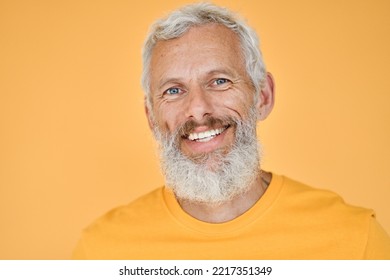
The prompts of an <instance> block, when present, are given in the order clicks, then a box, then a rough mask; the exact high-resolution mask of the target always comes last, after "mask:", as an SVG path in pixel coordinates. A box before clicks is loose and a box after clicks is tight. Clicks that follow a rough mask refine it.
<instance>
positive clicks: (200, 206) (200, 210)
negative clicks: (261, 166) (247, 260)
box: [178, 171, 272, 223]
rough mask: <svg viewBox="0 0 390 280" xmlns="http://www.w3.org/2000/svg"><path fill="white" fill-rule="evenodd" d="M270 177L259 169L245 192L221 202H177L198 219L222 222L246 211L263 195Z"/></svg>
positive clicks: (269, 174)
mask: <svg viewBox="0 0 390 280" xmlns="http://www.w3.org/2000/svg"><path fill="white" fill-rule="evenodd" d="M271 178H272V175H271V173H268V172H264V171H260V172H259V174H258V176H257V177H256V180H255V181H254V182H253V183H252V184H251V185H250V187H249V189H248V191H247V192H245V193H244V194H242V195H239V196H237V197H235V198H233V199H232V200H231V201H228V202H224V203H222V204H217V205H213V204H206V203H196V202H191V201H188V200H180V199H179V200H178V202H179V204H180V206H181V208H182V209H183V210H184V211H185V212H187V213H188V214H189V215H191V216H192V217H194V218H196V219H198V220H201V221H204V222H208V223H224V222H227V221H231V220H233V219H235V218H237V217H238V216H240V215H242V214H244V213H245V212H246V211H248V210H249V209H250V208H251V207H252V206H253V205H254V204H255V203H256V202H257V201H258V200H259V199H260V198H261V197H262V196H263V194H264V193H265V191H266V189H267V187H268V185H269V183H270V182H271Z"/></svg>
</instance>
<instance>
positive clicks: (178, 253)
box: [73, 175, 390, 259]
mask: <svg viewBox="0 0 390 280" xmlns="http://www.w3.org/2000/svg"><path fill="white" fill-rule="evenodd" d="M73 258H75V259H390V238H389V236H388V235H387V234H386V233H385V231H384V230H383V229H382V228H381V226H380V225H379V224H378V223H377V222H376V220H375V217H374V213H373V211H372V210H368V209H364V208H360V207H354V206H349V205H347V204H345V203H344V202H343V200H342V199H341V198H340V197H339V196H338V195H336V194H334V193H332V192H329V191H324V190H318V189H314V188H311V187H308V186H305V185H303V184H301V183H298V182H295V181H293V180H291V179H288V178H286V177H283V176H277V175H273V178H272V181H271V183H270V185H269V187H268V189H267V191H266V192H265V194H264V195H263V196H262V197H261V199H260V200H259V201H258V202H257V203H256V204H255V205H254V206H253V207H252V208H251V209H249V210H248V211H247V212H245V213H244V214H243V215H241V216H239V217H238V218H236V219H234V220H232V221H229V222H226V223H221V224H210V223H206V222H202V221H199V220H196V219H195V218H193V217H191V216H190V215H188V214H187V213H185V212H184V211H183V210H182V209H181V208H180V205H179V204H178V203H177V201H176V199H175V197H174V195H173V193H172V192H171V191H170V190H169V189H168V188H159V189H157V190H155V191H153V192H151V193H149V194H147V195H145V196H143V197H141V198H139V199H138V200H136V201H134V202H132V203H130V204H129V205H126V206H122V207H119V208H116V209H114V210H112V211H110V212H109V213H107V214H106V215H104V216H103V217H101V218H100V219H98V220H97V221H96V222H95V223H93V224H92V225H91V226H89V227H88V228H87V229H86V230H85V231H84V233H83V236H82V238H81V240H80V241H79V243H78V245H77V247H76V250H75V251H74V255H73Z"/></svg>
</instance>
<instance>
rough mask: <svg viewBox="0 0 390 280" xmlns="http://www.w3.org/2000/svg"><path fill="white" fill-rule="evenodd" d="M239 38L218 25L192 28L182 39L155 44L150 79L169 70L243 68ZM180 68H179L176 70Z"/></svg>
mask: <svg viewBox="0 0 390 280" xmlns="http://www.w3.org/2000/svg"><path fill="white" fill-rule="evenodd" d="M240 46H241V45H240V40H239V36H238V35H237V34H236V33H234V32H233V31H232V30H230V29H229V28H227V27H225V26H223V25H221V24H214V23H213V24H206V25H202V26H196V27H191V28H190V29H189V30H188V31H187V32H186V33H184V34H183V36H181V37H179V38H175V39H171V40H167V41H159V42H157V43H156V45H155V47H154V49H153V51H152V57H151V64H150V66H151V75H152V77H151V78H152V80H153V78H156V75H162V74H165V75H166V74H168V72H171V71H173V72H174V71H175V70H176V72H177V71H181V72H182V73H183V74H184V73H185V72H183V71H190V70H192V71H194V70H195V69H198V70H199V71H200V70H206V68H207V67H233V68H236V69H238V68H242V67H243V65H244V64H243V59H242V51H241V47H240ZM177 68H180V69H177Z"/></svg>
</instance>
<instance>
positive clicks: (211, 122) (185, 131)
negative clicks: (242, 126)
mask: <svg viewBox="0 0 390 280" xmlns="http://www.w3.org/2000/svg"><path fill="white" fill-rule="evenodd" d="M238 122H239V121H238V120H237V119H235V118H233V117H230V116H228V117H223V118H217V117H213V116H206V117H205V119H204V120H203V121H202V122H197V121H195V120H192V119H191V120H188V121H186V122H185V123H183V124H182V125H181V126H179V127H178V128H177V129H176V131H175V133H174V135H177V136H179V137H188V136H189V135H190V134H191V133H192V132H193V131H194V129H195V128H197V127H199V126H207V127H209V128H210V129H215V128H220V127H228V126H237V123H238Z"/></svg>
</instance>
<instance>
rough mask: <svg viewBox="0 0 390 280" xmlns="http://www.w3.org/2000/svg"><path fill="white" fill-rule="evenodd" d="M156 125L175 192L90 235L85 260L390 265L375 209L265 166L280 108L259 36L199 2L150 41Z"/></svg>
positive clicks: (82, 250)
mask: <svg viewBox="0 0 390 280" xmlns="http://www.w3.org/2000/svg"><path fill="white" fill-rule="evenodd" d="M143 58H144V72H143V81H142V82H143V86H144V90H145V107H146V114H147V117H148V120H149V125H150V127H151V129H152V131H153V133H154V135H155V137H156V140H157V141H158V143H159V145H160V155H161V163H162V164H161V165H162V169H163V173H164V176H165V179H166V187H164V188H159V189H157V190H155V191H153V192H151V193H149V194H147V195H146V196H144V197H141V198H139V199H138V200H136V201H134V202H133V203H131V204H129V205H127V206H123V207H119V208H117V209H114V210H112V211H111V212H109V213H108V214H106V215H105V216H103V217H102V218H100V219H99V220H97V221H96V222H95V223H94V224H93V225H92V226H90V227H89V228H87V229H86V231H85V232H84V234H83V237H82V238H81V240H80V242H79V245H78V246H77V248H76V250H75V254H74V257H75V258H87V259H383V258H385V259H389V258H390V239H389V237H388V236H387V234H386V233H385V232H384V230H383V229H382V228H381V227H380V225H379V224H378V223H377V222H376V220H375V218H374V214H373V212H372V211H370V210H366V209H363V208H358V207H352V206H348V205H346V204H345V203H344V202H343V201H342V199H341V198H340V197H338V196H337V195H335V194H333V193H331V192H328V191H323V190H316V189H313V188H310V187H308V186H305V185H302V184H300V183H298V182H295V181H293V180H291V179H288V178H286V177H282V176H278V175H275V174H271V173H269V172H265V171H263V170H261V169H260V160H259V152H260V151H259V144H258V141H257V138H256V124H257V121H260V120H264V119H266V118H267V116H268V115H269V113H270V112H271V110H272V108H273V105H274V81H273V78H272V76H271V74H270V73H267V72H266V70H265V66H264V63H263V61H262V57H261V53H260V51H259V48H258V39H257V35H256V34H255V33H254V31H253V30H252V29H251V28H249V27H248V26H247V25H246V24H244V23H243V22H242V21H241V20H239V19H237V18H236V17H235V15H233V14H232V13H231V12H230V11H228V10H225V9H223V8H220V7H217V6H214V5H211V4H194V5H189V6H186V7H184V8H182V9H180V10H177V11H174V12H172V13H171V14H170V15H168V17H166V18H164V19H161V20H159V21H157V22H156V23H155V25H154V26H153V27H152V29H151V32H150V34H149V36H148V38H147V40H146V43H145V46H144V53H143Z"/></svg>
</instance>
